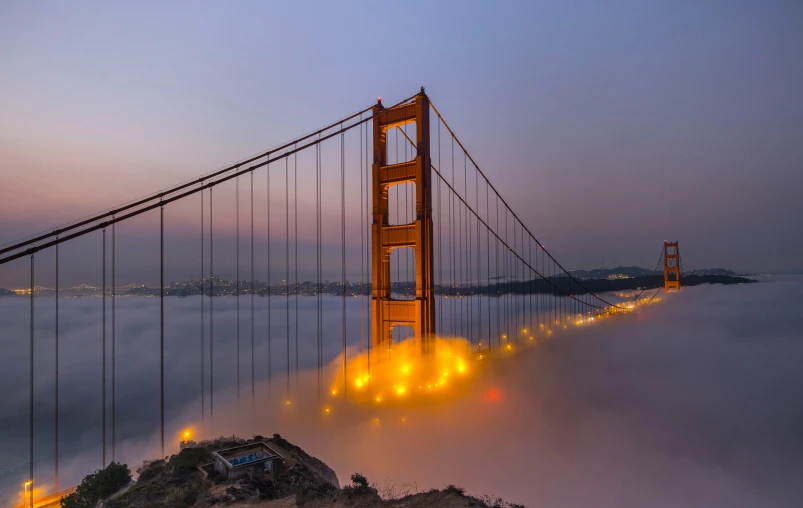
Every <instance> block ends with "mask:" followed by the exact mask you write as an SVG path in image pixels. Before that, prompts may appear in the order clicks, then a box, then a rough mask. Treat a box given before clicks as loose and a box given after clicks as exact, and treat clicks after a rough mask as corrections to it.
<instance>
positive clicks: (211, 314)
mask: <svg viewBox="0 0 803 508" xmlns="http://www.w3.org/2000/svg"><path fill="white" fill-rule="evenodd" d="M213 217H214V215H213V214H212V187H209V417H210V418H214V416H215V404H214V402H215V354H214V353H215V334H214V324H215V321H214V317H215V276H214V268H215V262H214V261H215V258H214V251H215V243H214V241H213V237H212V219H213Z"/></svg>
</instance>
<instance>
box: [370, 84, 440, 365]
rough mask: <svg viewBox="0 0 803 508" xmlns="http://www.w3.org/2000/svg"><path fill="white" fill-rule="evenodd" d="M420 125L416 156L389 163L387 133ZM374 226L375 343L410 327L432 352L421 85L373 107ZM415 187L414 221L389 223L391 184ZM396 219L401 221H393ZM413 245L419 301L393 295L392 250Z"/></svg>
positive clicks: (428, 171) (425, 106)
mask: <svg viewBox="0 0 803 508" xmlns="http://www.w3.org/2000/svg"><path fill="white" fill-rule="evenodd" d="M408 123H414V124H415V127H416V129H415V133H416V137H415V140H414V142H415V145H416V146H415V158H414V159H412V160H410V161H408V162H401V163H398V164H391V165H388V164H387V132H388V130H390V129H393V128H396V127H402V126H404V125H406V124H408ZM373 138H374V161H373V167H372V170H373V173H372V175H373V178H372V180H373V203H374V205H373V224H372V226H371V246H372V261H373V264H372V280H371V282H372V290H371V291H372V294H371V330H372V335H371V336H372V347H376V346H379V347H389V346H390V342H391V338H392V332H393V327H394V326H397V325H401V326H410V327H412V329H413V334H414V336H415V339H416V340H417V341H418V342H419V344H420V346H421V351H422V352H424V353H428V352H431V351H432V344H433V336H434V333H435V295H434V289H433V281H434V272H433V266H432V257H433V256H432V252H433V251H432V186H431V181H432V178H431V175H432V168H431V166H430V163H431V161H430V146H429V145H430V138H429V98H427V96H426V94H425V93H424V88H423V87H422V88H421V93H419V94H418V95H416V97H415V99H414V100H413V101H412V102H409V103H407V104H403V105H400V106H396V107H393V108H390V109H386V108H385V107H384V106H383V105H382V102H381V100H379V101H377V104H376V106H374V108H373ZM406 183H413V184H414V185H415V190H414V195H415V222H411V223H409V224H394V225H390V224H391V222H392V221H390V210H389V206H388V193H389V190H390V188H391V187H392V186H394V185H399V184H406ZM393 222H396V221H393ZM393 249H413V250H414V253H415V299H411V300H397V299H393V298H391V285H390V283H391V280H390V253H391V251H392V250H393Z"/></svg>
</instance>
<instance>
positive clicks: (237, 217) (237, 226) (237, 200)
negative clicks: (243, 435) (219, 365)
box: [234, 168, 240, 405]
mask: <svg viewBox="0 0 803 508" xmlns="http://www.w3.org/2000/svg"><path fill="white" fill-rule="evenodd" d="M238 169H239V168H238ZM234 186H235V196H234V206H235V209H236V211H235V214H234V217H235V220H234V227H235V229H236V231H235V234H234V238H235V242H236V244H237V245H236V248H235V255H236V256H237V261H236V262H235V266H236V273H237V276H236V279H237V281H236V282H235V284H234V291H235V298H236V301H237V303H236V307H237V403H238V405H239V402H240V177H239V176H238V177H236V178H235V179H234Z"/></svg>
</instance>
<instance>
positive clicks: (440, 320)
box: [438, 120, 443, 334]
mask: <svg viewBox="0 0 803 508" xmlns="http://www.w3.org/2000/svg"><path fill="white" fill-rule="evenodd" d="M438 168H439V169H440V168H441V122H440V120H438ZM442 215H443V208H442V207H441V178H440V176H438V285H439V286H440V292H441V295H440V297H439V298H438V332H439V333H441V334H442V333H443V236H442V235H441V216H442Z"/></svg>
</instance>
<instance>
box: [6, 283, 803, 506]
mask: <svg viewBox="0 0 803 508" xmlns="http://www.w3.org/2000/svg"><path fill="white" fill-rule="evenodd" d="M801 298H803V280H801V279H800V278H787V279H777V278H770V279H768V280H766V281H765V282H763V283H762V284H754V285H742V286H731V287H724V286H702V287H696V288H688V289H685V290H684V291H683V292H682V293H680V294H678V295H670V296H669V297H667V298H665V299H664V300H663V301H662V302H660V303H659V304H657V305H653V306H648V307H646V308H643V309H641V310H639V311H638V312H637V313H635V314H634V315H630V316H626V317H621V316H620V317H616V318H615V319H612V320H609V321H607V322H604V323H600V324H598V325H595V326H592V327H588V328H581V329H576V330H572V331H571V333H568V334H565V335H562V336H556V337H555V338H554V339H552V340H550V341H546V342H541V343H539V344H537V346H536V347H534V348H531V349H527V350H524V351H522V352H521V353H520V354H518V355H516V356H515V357H513V358H510V359H505V360H495V361H492V362H488V363H485V364H484V365H483V366H482V367H481V368H480V370H481V372H478V373H476V376H475V377H474V380H473V385H472V387H471V389H470V390H469V391H468V393H467V394H465V395H462V396H460V397H459V398H456V399H453V400H451V401H449V402H446V403H441V404H436V405H429V406H421V405H418V406H415V407H412V406H407V407H403V406H401V407H371V406H362V405H353V404H351V403H346V402H343V401H342V400H341V399H339V398H336V397H335V398H333V397H331V395H329V394H328V387H329V382H330V379H331V377H330V376H331V374H332V372H329V371H327V373H326V378H325V379H326V381H325V383H324V384H323V388H324V393H323V395H322V398H321V399H320V401H319V399H318V393H317V373H316V370H315V368H314V367H315V343H316V334H315V324H314V319H309V320H304V319H302V320H301V321H300V334H299V340H300V345H299V348H300V350H301V351H309V355H307V354H305V355H302V356H301V358H300V360H299V363H300V365H301V368H302V374H301V375H300V377H299V380H298V389H296V388H295V387H296V379H295V376H294V375H292V376H291V378H290V382H291V388H292V390H291V396H290V399H291V400H292V404H291V405H289V406H288V405H286V404H285V398H286V397H285V389H286V377H285V372H284V371H283V370H281V369H283V365H284V364H285V361H286V356H285V348H286V339H285V334H284V330H285V326H286V317H285V313H284V304H285V302H281V301H274V302H273V304H274V306H273V307H272V326H273V327H274V328H273V330H274V339H275V340H276V343H275V344H274V347H273V348H272V351H271V352H272V355H273V356H274V358H273V368H272V370H273V374H274V378H273V382H272V383H270V385H269V384H268V383H267V381H265V379H264V377H265V376H266V374H267V365H266V358H267V348H266V346H265V342H264V336H263V337H260V336H259V335H257V340H256V347H255V357H256V358H257V360H256V362H255V367H256V368H255V372H256V378H257V386H256V394H257V396H256V402H257V410H256V413H255V414H252V413H251V409H250V408H251V384H250V382H251V381H250V347H251V345H250V344H251V343H250V328H249V324H250V313H249V312H248V311H249V309H250V307H249V304H250V302H249V300H248V299H245V298H244V299H243V300H242V301H241V303H242V304H243V305H242V310H241V323H242V324H241V339H242V342H241V347H242V351H241V354H242V358H243V364H242V370H241V380H242V392H241V403H240V404H239V406H238V404H237V396H236V362H235V358H236V357H235V354H236V353H235V352H236V344H235V342H236V341H235V337H236V310H235V308H234V301H233V299H229V298H222V299H216V301H215V330H216V335H215V384H216V388H217V389H218V391H216V393H215V419H214V423H210V421H209V419H208V414H207V420H206V421H205V422H204V423H202V422H201V421H200V404H199V402H198V400H197V396H198V394H199V391H200V387H199V383H200V368H199V360H200V342H199V341H200V337H199V333H200V322H199V318H200V307H199V304H198V300H197V299H193V298H187V299H172V298H171V299H167V300H166V304H167V305H168V309H169V313H168V316H169V317H168V321H167V322H166V341H167V348H166V365H167V366H168V368H167V371H166V379H167V380H168V381H167V387H168V388H167V390H166V399H167V404H168V412H167V413H168V414H167V420H168V426H167V434H168V435H167V440H168V442H169V443H170V445H169V446H170V448H171V449H174V448H175V446H176V445H175V443H176V441H177V438H176V436H177V433H178V432H179V430H180V429H181V428H183V427H185V426H191V427H193V428H194V429H195V432H196V433H197V434H199V435H200V436H215V435H221V434H229V435H230V434H238V435H251V434H254V433H261V434H266V435H269V434H272V433H274V432H279V433H281V434H282V435H283V436H285V437H287V438H288V439H290V440H291V441H293V442H296V443H297V444H299V445H300V446H301V447H303V448H304V449H306V450H307V451H308V452H309V453H311V454H313V455H316V456H318V457H320V458H321V459H323V460H324V461H325V462H327V463H328V464H329V465H331V466H332V467H333V468H334V469H335V470H336V472H337V473H338V476H339V477H340V479H341V481H344V480H346V479H347V478H348V476H349V475H350V474H351V473H352V472H354V471H360V472H361V473H363V474H365V475H366V476H368V478H369V479H370V480H372V481H375V482H377V483H379V484H380V485H383V484H385V482H386V481H387V479H390V481H392V482H395V483H396V484H397V485H402V484H406V485H412V486H413V487H412V489H413V490H414V489H415V488H416V486H417V488H418V489H419V490H421V489H428V488H431V487H442V486H444V485H446V484H449V483H454V484H457V485H460V486H463V487H466V488H467V489H468V490H469V492H471V493H473V494H491V495H498V496H501V497H503V498H505V499H506V500H509V501H515V502H521V503H524V504H526V505H528V506H550V507H563V506H566V507H574V506H591V505H593V506H611V507H614V506H616V507H629V506H633V507H641V506H659V507H661V506H666V507H670V506H672V507H674V506H731V507H741V506H745V507H747V506H797V504H798V503H799V500H800V499H801V498H803V486H801V485H800V482H799V481H798V480H799V478H801V477H803V435H802V434H801V433H800V429H801V428H803V406H801V404H800V401H801V400H803V371H801V370H800V368H799V366H800V365H801V361H802V360H803V338H801V334H800V330H801V329H803V317H801V315H800V314H799V313H796V310H795V309H796V304H797V302H799V301H801ZM50 301H51V302H52V299H50ZM64 302H66V303H64V304H63V306H62V311H63V314H62V315H63V318H62V320H61V331H62V339H61V348H62V350H61V357H62V370H61V372H60V377H61V380H62V393H61V402H62V405H61V424H62V425H61V439H62V441H61V448H62V449H61V457H62V462H61V463H62V479H61V483H62V486H64V485H68V484H74V483H75V482H77V481H79V480H80V478H81V477H82V476H83V474H86V473H87V472H89V471H91V470H92V469H94V468H97V467H99V466H100V460H101V456H100V448H99V441H100V414H101V413H100V411H101V409H100V393H101V391H100V390H101V377H100V376H101V373H100V363H99V359H100V354H101V353H100V351H101V350H100V347H101V342H100V325H99V311H100V301H99V300H98V299H75V300H64ZM300 302H301V303H300V305H301V307H302V309H305V308H307V306H310V307H312V308H314V307H315V300H314V299H301V301H300ZM325 302H326V309H325V325H327V326H326V329H327V333H326V335H325V340H326V342H325V350H324V355H325V356H324V358H325V360H326V361H327V362H329V361H333V362H334V364H337V363H338V362H337V354H338V353H339V351H340V347H341V345H340V321H339V315H340V314H339V312H340V304H341V302H340V300H339V299H335V298H326V299H325ZM117 305H118V313H117V330H118V331H117V340H118V344H117V358H118V360H117V374H118V378H117V387H116V389H117V400H118V407H117V440H118V446H117V450H116V451H117V454H118V458H121V459H122V460H124V461H127V462H128V463H129V464H135V463H137V462H138V461H140V460H142V459H144V458H152V457H155V456H158V454H159V451H158V443H159V436H158V434H156V433H153V432H151V431H152V430H155V429H158V422H159V409H158V408H159V391H158V383H159V377H158V343H159V334H158V300H156V299H133V298H132V299H120V300H118V303H117ZM256 305H257V313H256V315H257V317H258V324H257V326H256V327H255V333H257V334H260V333H265V330H266V328H265V327H264V325H265V320H266V314H267V312H266V307H265V305H267V302H266V300H264V299H257V300H256ZM292 307H293V302H292V300H291V309H292ZM36 310H37V315H41V316H42V317H41V321H40V320H39V319H38V320H37V325H38V326H37V337H38V341H39V342H38V343H37V360H36V366H37V369H36V371H37V379H38V382H37V392H36V396H37V400H38V401H39V402H38V403H37V405H36V407H37V418H36V435H37V441H36V452H37V465H36V474H37V476H38V477H39V478H40V479H41V480H40V485H42V484H43V483H50V482H52V475H53V469H52V452H53V407H52V400H53V387H52V379H53V373H52V366H53V356H52V351H50V349H52V341H53V339H52V328H50V325H48V324H47V323H46V320H47V319H46V317H45V316H47V315H48V312H52V305H51V304H50V303H48V299H45V298H43V299H41V302H40V303H38V304H37V309H36ZM27 312H28V307H27V302H26V301H23V300H22V299H16V298H12V299H2V300H0V329H2V330H3V334H2V336H0V341H1V342H2V343H0V347H1V348H2V350H3V351H4V355H3V359H2V363H3V366H2V367H3V368H2V369H0V383H1V384H2V386H3V397H2V400H3V404H2V406H0V425H1V426H2V429H3V431H2V433H0V441H2V444H3V446H2V447H0V449H2V450H3V451H2V452H0V453H2V454H3V461H2V462H0V463H1V464H3V465H2V466H0V496H2V497H0V499H3V500H6V499H11V498H13V497H14V495H15V492H16V490H19V487H18V485H21V481H22V479H24V478H25V477H26V476H27V467H28V466H27V464H28V461H27V444H28V440H27V436H28V434H27V432H28V427H27V425H28V419H27V402H28V399H27V397H28V394H27V362H28V349H27V348H28V341H27ZM207 313H208V309H207ZM313 315H314V314H313ZM301 316H302V317H303V316H304V314H303V313H302V314H301ZM291 319H293V318H292V315H291ZM361 319H362V315H361V312H360V306H359V299H354V301H350V302H349V320H348V327H349V330H352V331H354V333H349V338H350V346H351V347H352V348H353V351H356V350H358V349H359V344H360V341H361V336H360V333H359V330H360V323H361ZM293 326H294V321H292V322H291V333H292V329H293V328H292V327H293ZM48 334H49V335H48ZM277 337H278V338H279V339H277ZM109 339H110V337H109ZM291 339H292V335H291ZM293 347H294V344H293V343H292V341H291V349H292V348H293ZM207 367H208V365H207ZM310 367H311V370H305V369H309V368H310ZM332 368H333V367H329V368H327V370H329V369H332ZM107 373H108V372H107ZM109 375H110V374H109ZM109 379H110V378H109ZM108 383H109V384H108V385H107V389H108V390H110V389H111V388H110V380H109V381H108ZM269 394H270V396H269ZM208 396H209V395H208V393H207V402H208ZM109 404H110V402H109ZM324 406H325V407H329V408H330V412H329V413H325V412H324V411H323V410H322V409H323V407H324ZM109 409H110V406H109ZM144 429H147V431H145V430H144ZM108 453H109V454H110V448H109V451H108Z"/></svg>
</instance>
